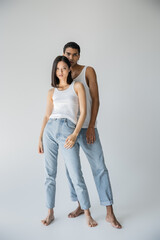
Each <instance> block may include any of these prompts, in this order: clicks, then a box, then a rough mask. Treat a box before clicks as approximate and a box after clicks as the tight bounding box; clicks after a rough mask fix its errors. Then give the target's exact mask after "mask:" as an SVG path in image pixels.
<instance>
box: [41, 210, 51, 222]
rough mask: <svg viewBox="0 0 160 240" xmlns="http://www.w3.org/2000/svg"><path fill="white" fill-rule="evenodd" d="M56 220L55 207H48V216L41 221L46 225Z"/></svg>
mask: <svg viewBox="0 0 160 240" xmlns="http://www.w3.org/2000/svg"><path fill="white" fill-rule="evenodd" d="M53 220H54V211H53V208H49V209H48V216H47V217H46V218H45V219H43V220H41V222H42V223H43V224H44V225H45V226H48V225H49V224H50V223H51V222H52V221H53Z"/></svg>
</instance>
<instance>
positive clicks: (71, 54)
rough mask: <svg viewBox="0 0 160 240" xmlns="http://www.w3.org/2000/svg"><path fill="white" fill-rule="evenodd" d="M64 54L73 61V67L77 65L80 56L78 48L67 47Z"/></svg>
mask: <svg viewBox="0 0 160 240" xmlns="http://www.w3.org/2000/svg"><path fill="white" fill-rule="evenodd" d="M63 55H64V56H65V57H67V58H68V60H69V61H70V63H71V67H73V66H74V65H76V64H77V62H78V60H79V58H80V55H79V53H78V50H77V49H74V48H70V47H69V48H66V50H65V53H64V54H63Z"/></svg>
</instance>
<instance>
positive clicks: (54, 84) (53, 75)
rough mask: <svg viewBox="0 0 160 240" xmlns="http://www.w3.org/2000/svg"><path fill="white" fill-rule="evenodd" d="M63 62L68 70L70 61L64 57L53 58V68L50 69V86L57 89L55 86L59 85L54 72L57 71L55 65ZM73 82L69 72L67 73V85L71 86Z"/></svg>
mask: <svg viewBox="0 0 160 240" xmlns="http://www.w3.org/2000/svg"><path fill="white" fill-rule="evenodd" d="M61 61H62V62H65V63H66V64H67V65H68V68H70V66H71V64H70V61H69V60H68V58H67V57H65V56H58V57H56V58H55V60H54V62H53V67H52V75H51V86H52V87H55V88H56V87H57V85H58V84H59V78H58V77H57V76H56V70H57V64H58V63H59V62H61ZM72 82H73V79H72V76H71V71H70V72H69V73H68V77H67V83H68V84H71V83H72Z"/></svg>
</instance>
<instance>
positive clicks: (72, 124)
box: [66, 119, 76, 129]
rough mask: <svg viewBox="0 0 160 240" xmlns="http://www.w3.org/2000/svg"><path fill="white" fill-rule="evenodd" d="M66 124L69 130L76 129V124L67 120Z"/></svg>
mask: <svg viewBox="0 0 160 240" xmlns="http://www.w3.org/2000/svg"><path fill="white" fill-rule="evenodd" d="M66 123H67V126H68V127H69V128H72V129H75V127H76V124H74V123H73V122H72V121H71V120H69V119H67V121H66Z"/></svg>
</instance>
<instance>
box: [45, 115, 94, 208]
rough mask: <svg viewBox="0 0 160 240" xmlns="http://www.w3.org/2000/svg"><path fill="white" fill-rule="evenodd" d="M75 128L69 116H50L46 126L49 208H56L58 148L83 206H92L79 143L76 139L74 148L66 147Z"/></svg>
mask: <svg viewBox="0 0 160 240" xmlns="http://www.w3.org/2000/svg"><path fill="white" fill-rule="evenodd" d="M74 128H75V124H74V123H72V122H71V121H70V120H68V119H67V118H60V119H52V118H50V119H49V120H48V122H47V124H46V126H45V129H44V133H43V149H44V157H45V174H46V180H45V188H46V206H47V208H54V206H55V193H56V174H57V156H58V149H60V151H61V153H62V156H63V158H64V161H65V166H66V169H67V171H68V173H69V175H70V178H71V181H72V185H73V187H74V191H75V193H76V196H77V199H78V201H79V202H80V206H81V208H82V209H89V208H90V200H89V196H88V191H87V187H86V185H85V182H84V178H83V174H82V171H81V164H80V158H79V144H78V143H77V141H76V143H75V144H74V146H73V147H72V148H69V149H66V148H65V147H64V144H65V140H66V138H67V137H68V136H69V135H70V134H72V133H73V131H74Z"/></svg>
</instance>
